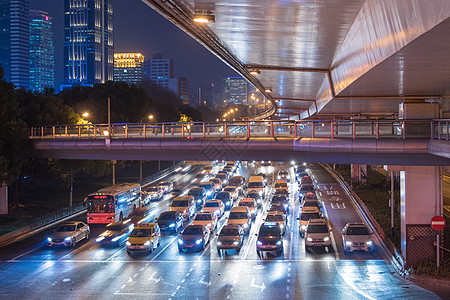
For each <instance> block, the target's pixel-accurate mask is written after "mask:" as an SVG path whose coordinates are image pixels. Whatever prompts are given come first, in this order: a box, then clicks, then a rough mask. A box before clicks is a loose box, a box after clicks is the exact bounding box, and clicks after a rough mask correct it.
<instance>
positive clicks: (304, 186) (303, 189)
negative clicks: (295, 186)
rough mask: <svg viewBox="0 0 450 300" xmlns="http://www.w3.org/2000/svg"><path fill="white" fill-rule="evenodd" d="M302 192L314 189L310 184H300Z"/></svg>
mask: <svg viewBox="0 0 450 300" xmlns="http://www.w3.org/2000/svg"><path fill="white" fill-rule="evenodd" d="M300 190H301V191H302V192H310V191H311V192H312V191H314V187H313V186H312V185H302V187H301V189H300Z"/></svg>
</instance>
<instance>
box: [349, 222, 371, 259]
mask: <svg viewBox="0 0 450 300" xmlns="http://www.w3.org/2000/svg"><path fill="white" fill-rule="evenodd" d="M342 243H343V244H344V253H345V254H347V253H348V252H353V251H355V250H362V251H366V252H370V251H373V247H374V244H373V239H372V233H371V232H370V231H369V229H368V228H367V227H366V225H364V224H363V223H347V225H345V227H344V229H343V230H342Z"/></svg>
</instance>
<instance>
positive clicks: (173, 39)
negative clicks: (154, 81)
mask: <svg viewBox="0 0 450 300" xmlns="http://www.w3.org/2000/svg"><path fill="white" fill-rule="evenodd" d="M113 5H114V17H113V21H114V52H115V53H123V52H139V53H142V54H143V55H144V56H146V57H151V56H152V53H153V52H162V53H164V55H165V57H168V58H172V59H173V60H174V61H176V64H175V69H174V76H175V77H185V78H187V80H188V82H189V86H190V94H191V95H192V94H193V93H194V92H195V91H196V89H197V88H198V87H199V86H202V85H204V84H211V83H214V84H215V85H217V86H221V85H222V81H223V78H225V77H230V76H239V75H238V74H237V73H236V72H234V71H233V70H232V69H231V68H230V67H229V66H227V65H225V63H223V62H222V61H220V60H219V59H218V58H216V57H215V56H214V55H213V54H211V53H210V52H209V51H208V50H206V49H205V48H204V47H203V46H201V45H200V44H199V43H198V42H196V41H195V40H193V39H192V38H191V37H189V36H188V35H187V34H185V33H184V32H182V31H181V30H179V29H178V28H177V27H175V26H174V25H173V24H171V23H170V22H169V21H167V20H166V19H164V18H163V17H162V16H160V15H159V14H158V13H157V12H155V11H153V10H152V9H151V8H150V7H148V6H147V5H145V4H144V3H142V1H139V0H133V1H127V2H126V3H125V2H123V1H114V4H113ZM30 9H39V10H44V11H47V12H48V14H49V16H50V17H51V18H52V19H53V28H54V44H55V86H56V89H58V88H59V85H60V84H62V83H63V81H64V76H63V43H64V1H57V2H56V3H55V1H51V0H30ZM143 37H145V38H143Z"/></svg>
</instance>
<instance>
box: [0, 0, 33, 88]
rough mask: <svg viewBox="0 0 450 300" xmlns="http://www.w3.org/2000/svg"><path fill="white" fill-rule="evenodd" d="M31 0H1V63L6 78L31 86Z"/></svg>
mask: <svg viewBox="0 0 450 300" xmlns="http://www.w3.org/2000/svg"><path fill="white" fill-rule="evenodd" d="M29 49H30V41H29V1H28V0H0V64H1V65H2V67H3V70H4V72H5V79H6V81H9V82H11V83H13V84H14V85H15V86H16V87H24V88H26V89H28V88H29V80H30V54H29V51H30V50H29Z"/></svg>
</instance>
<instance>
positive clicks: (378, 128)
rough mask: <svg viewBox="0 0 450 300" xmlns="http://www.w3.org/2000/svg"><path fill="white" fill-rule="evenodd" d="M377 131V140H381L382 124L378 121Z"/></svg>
mask: <svg viewBox="0 0 450 300" xmlns="http://www.w3.org/2000/svg"><path fill="white" fill-rule="evenodd" d="M376 130H377V132H376V138H377V140H378V139H379V138H380V122H378V121H377V123H376Z"/></svg>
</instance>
